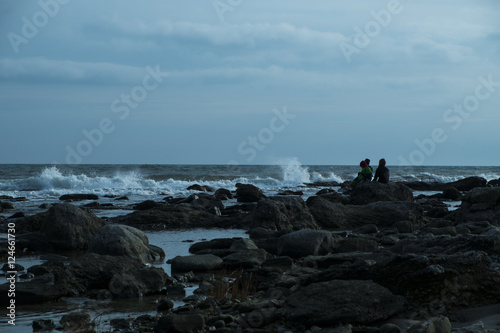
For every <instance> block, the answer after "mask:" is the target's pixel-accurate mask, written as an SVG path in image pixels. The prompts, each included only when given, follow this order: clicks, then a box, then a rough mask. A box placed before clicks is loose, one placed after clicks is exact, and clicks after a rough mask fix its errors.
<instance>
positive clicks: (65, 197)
mask: <svg viewBox="0 0 500 333" xmlns="http://www.w3.org/2000/svg"><path fill="white" fill-rule="evenodd" d="M98 199H99V196H97V195H95V194H64V195H62V196H60V197H59V200H61V201H82V200H98Z"/></svg>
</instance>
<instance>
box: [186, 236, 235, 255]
mask: <svg viewBox="0 0 500 333" xmlns="http://www.w3.org/2000/svg"><path fill="white" fill-rule="evenodd" d="M240 239H241V238H215V239H212V240H209V241H204V242H198V243H195V244H193V245H191V246H190V247H189V253H194V254H196V253H198V252H200V251H204V250H229V249H230V248H231V246H232V245H233V244H234V243H235V242H237V241H238V240H240Z"/></svg>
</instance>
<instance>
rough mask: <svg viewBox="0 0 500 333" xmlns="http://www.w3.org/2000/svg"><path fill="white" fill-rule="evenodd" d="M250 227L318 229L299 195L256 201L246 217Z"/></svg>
mask: <svg viewBox="0 0 500 333" xmlns="http://www.w3.org/2000/svg"><path fill="white" fill-rule="evenodd" d="M247 222H248V224H249V225H250V228H257V227H260V228H264V229H270V230H300V229H305V228H308V229H319V228H318V225H317V224H316V221H315V220H314V217H313V216H312V215H311V213H310V211H309V209H308V207H307V206H306V204H305V202H304V200H303V199H302V198H300V197H271V198H267V199H262V200H260V201H259V202H258V203H257V206H256V207H255V209H254V211H253V212H252V213H250V215H249V216H248V219H247Z"/></svg>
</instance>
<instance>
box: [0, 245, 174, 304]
mask: <svg viewBox="0 0 500 333" xmlns="http://www.w3.org/2000/svg"><path fill="white" fill-rule="evenodd" d="M30 271H32V272H38V273H37V274H35V279H33V280H31V281H27V282H18V283H17V284H16V302H19V303H20V304H33V303H42V302H47V301H53V300H57V299H60V298H61V297H65V296H66V297H68V296H69V297H71V296H73V297H74V296H82V295H86V294H88V293H90V292H91V291H92V290H108V291H109V292H110V293H111V295H113V297H116V298H135V297H139V296H142V295H149V294H155V293H159V292H160V291H161V290H162V289H163V288H164V287H165V286H166V285H167V284H171V283H172V280H171V279H170V278H169V277H168V275H167V274H166V273H165V272H164V271H163V269H160V268H153V267H147V266H145V265H144V264H143V263H142V262H141V261H140V260H137V259H131V258H127V257H123V256H120V257H116V256H106V255H102V256H101V255H97V254H88V255H85V256H83V257H82V258H80V259H76V260H73V261H71V262H67V263H64V262H54V261H52V262H47V263H44V264H42V265H38V266H33V267H31V268H30V269H28V272H30ZM5 288H8V286H7V285H0V293H1V295H0V297H1V298H0V300H1V302H2V304H6V302H8V301H9V299H8V298H7V294H8V292H7V289H5Z"/></svg>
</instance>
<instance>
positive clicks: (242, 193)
mask: <svg viewBox="0 0 500 333" xmlns="http://www.w3.org/2000/svg"><path fill="white" fill-rule="evenodd" d="M265 197H266V196H265V195H264V193H263V192H262V191H261V190H260V189H259V188H258V187H256V186H254V185H251V184H241V183H238V184H236V198H237V200H238V202H257V201H259V200H260V199H262V198H265Z"/></svg>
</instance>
